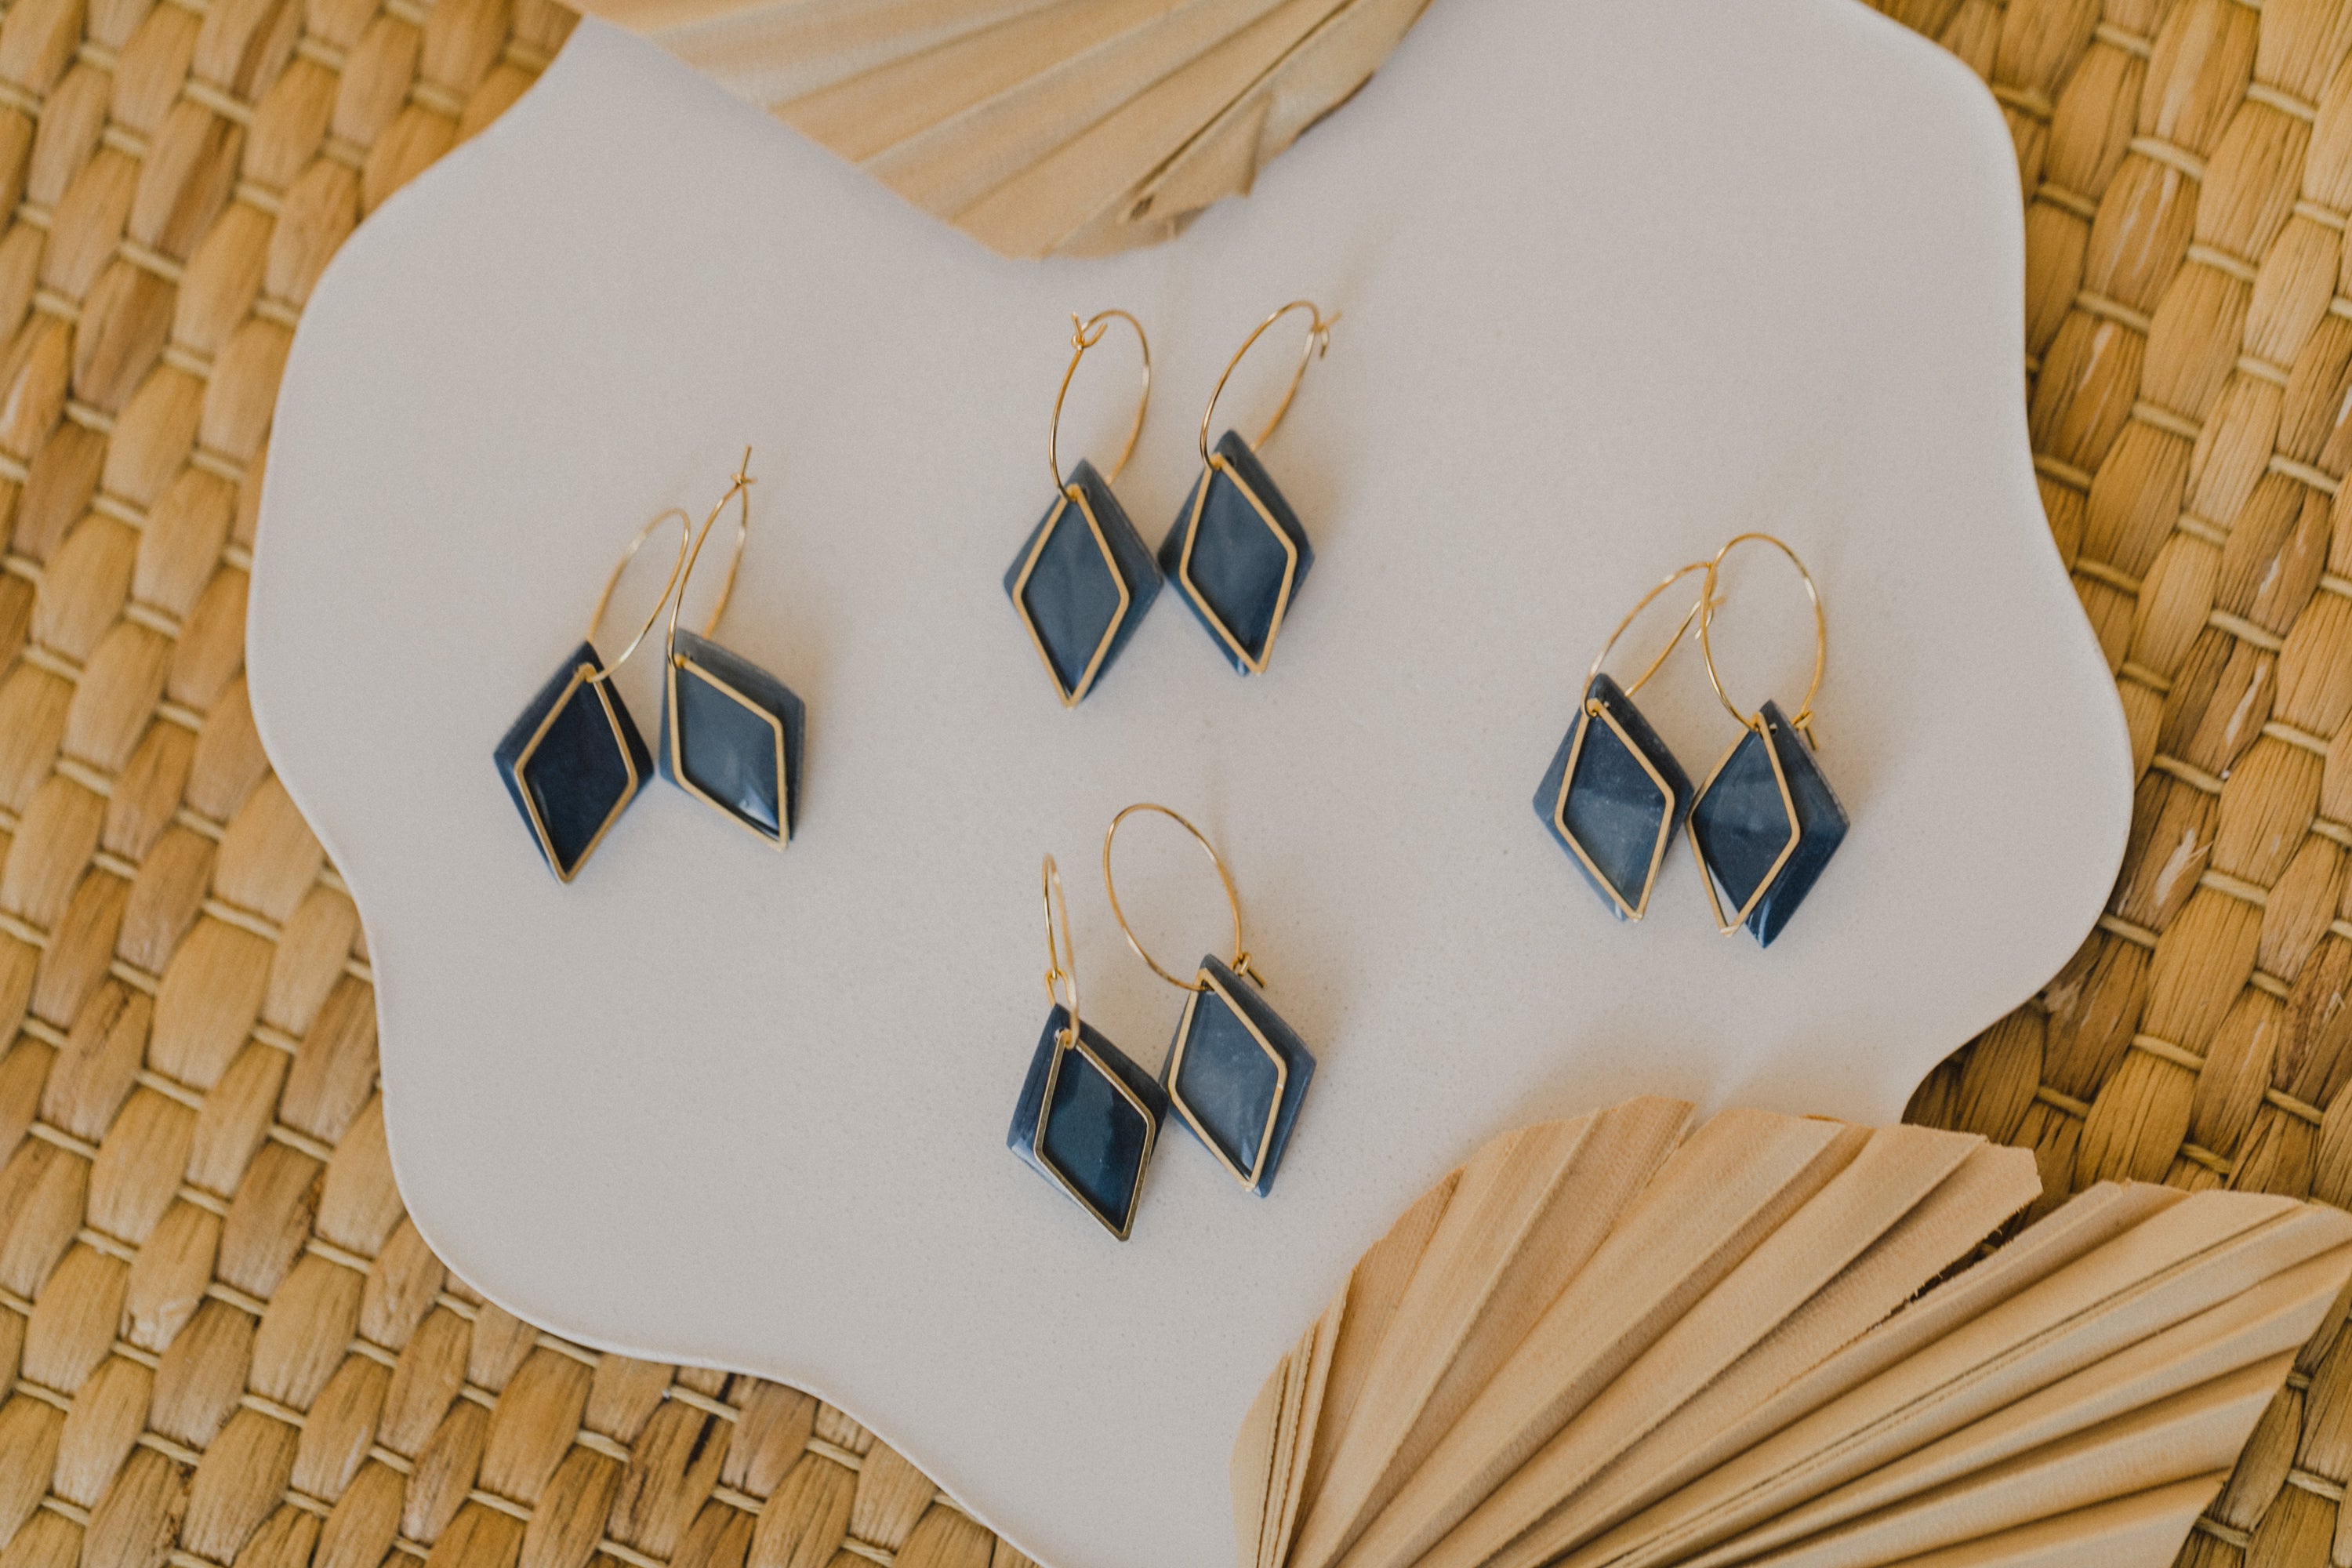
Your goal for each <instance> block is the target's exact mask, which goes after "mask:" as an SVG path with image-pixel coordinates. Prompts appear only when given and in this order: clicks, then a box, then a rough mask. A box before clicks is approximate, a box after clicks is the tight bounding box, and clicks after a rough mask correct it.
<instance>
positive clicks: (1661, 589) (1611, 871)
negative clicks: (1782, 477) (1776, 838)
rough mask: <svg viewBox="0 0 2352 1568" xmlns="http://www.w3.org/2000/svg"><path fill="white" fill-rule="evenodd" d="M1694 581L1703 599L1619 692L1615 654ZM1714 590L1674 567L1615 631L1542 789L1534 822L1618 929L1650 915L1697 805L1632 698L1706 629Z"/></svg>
mask: <svg viewBox="0 0 2352 1568" xmlns="http://www.w3.org/2000/svg"><path fill="white" fill-rule="evenodd" d="M1694 572H1697V573H1703V574H1705V575H1704V576H1703V577H1702V579H1701V581H1700V586H1699V595H1698V598H1697V600H1696V602H1695V603H1693V604H1692V605H1691V607H1690V610H1689V611H1688V613H1686V614H1685V616H1683V618H1682V622H1681V624H1680V625H1679V626H1675V635H1674V636H1672V637H1668V638H1667V639H1666V644H1665V646H1664V647H1662V648H1660V649H1659V650H1658V653H1657V657H1656V658H1653V659H1651V660H1650V662H1649V665H1648V666H1647V667H1646V668H1644V669H1643V671H1642V673H1641V674H1640V675H1638V676H1636V677H1635V678H1634V680H1633V685H1631V686H1627V687H1622V688H1621V687H1620V686H1619V685H1618V684H1617V683H1616V681H1614V680H1612V679H1610V678H1609V677H1608V676H1606V675H1604V674H1602V673H1601V665H1602V664H1603V663H1605V662H1606V661H1607V659H1608V658H1609V654H1610V650H1611V649H1612V648H1614V647H1616V646H1617V643H1618V640H1619V639H1620V638H1622V637H1624V635H1625V633H1626V631H1627V630H1628V628H1630V627H1631V626H1633V622H1634V621H1635V620H1636V619H1638V618H1639V617H1640V616H1641V614H1642V612H1643V610H1646V609H1648V608H1649V607H1650V606H1651V605H1653V604H1654V603H1655V602H1656V601H1657V598H1658V595H1661V594H1664V593H1665V592H1666V591H1667V590H1668V589H1670V588H1672V587H1673V586H1674V585H1675V584H1677V583H1679V582H1681V581H1682V580H1683V579H1684V578H1685V577H1688V576H1689V575H1690V574H1692V573H1694ZM1714 582H1715V566H1714V563H1712V562H1707V561H1694V562H1692V563H1690V564H1689V565H1687V566H1681V567H1677V568H1675V572H1674V573H1673V574H1672V575H1670V576H1668V577H1667V578H1665V580H1664V581H1663V582H1661V583H1660V584H1658V585H1657V586H1656V587H1654V588H1652V589H1651V590H1650V591H1649V592H1648V593H1646V594H1644V595H1642V599H1641V602H1640V603H1639V604H1637V605H1634V606H1633V609H1632V610H1631V611H1629V612H1628V613H1627V614H1626V616H1625V618H1624V619H1623V620H1622V621H1619V622H1618V623H1617V629H1616V630H1615V631H1613V632H1611V633H1610V634H1609V640H1608V641H1607V642H1605V643H1602V644H1601V651H1600V653H1598V654H1596V655H1595V656H1594V657H1593V660H1592V663H1591V666H1590V667H1588V668H1586V670H1585V672H1584V696H1583V700H1581V701H1580V703H1579V704H1578V705H1577V711H1576V718H1575V720H1574V721H1572V722H1570V725H1569V727H1568V733H1567V734H1566V735H1564V736H1562V737H1561V739H1560V742H1559V750H1558V751H1556V752H1553V753H1552V759H1551V766H1550V767H1549V769H1547V770H1546V771H1545V773H1544V776H1543V783H1541V784H1538V785H1537V786H1536V798H1535V807H1536V816H1538V817H1540V818H1542V819H1543V824H1544V826H1546V827H1547V828H1549V830H1550V832H1551V836H1552V837H1553V838H1555V839H1556V840H1558V841H1559V846H1560V847H1561V848H1563V849H1565V850H1567V851H1568V852H1569V854H1570V856H1572V857H1573V858H1575V861H1576V864H1577V868H1578V869H1579V870H1580V871H1582V872H1583V873H1584V879H1585V880H1586V881H1588V882H1590V883H1591V884H1592V887H1593V890H1594V891H1596V892H1598V893H1599V894H1600V895H1601V900H1602V901H1603V902H1604V903H1605V904H1607V905H1608V907H1609V910H1610V912H1611V913H1612V914H1613V915H1615V916H1616V917H1617V918H1618V919H1619V920H1621V921H1638V920H1640V919H1641V918H1642V917H1643V915H1644V914H1646V913H1647V912H1648V911H1649V908H1650V894H1651V892H1652V890H1653V889H1655V888H1656V887H1657V885H1658V872H1659V871H1660V869H1661V868H1664V865H1665V859H1666V846H1667V845H1668V844H1670V843H1671V842H1673V840H1674V836H1675V832H1676V831H1677V830H1679V829H1680V828H1681V827H1682V826H1683V823H1684V821H1685V819H1686V818H1687V817H1688V816H1690V808H1691V798H1692V794H1691V782H1690V775H1689V774H1688V773H1685V772H1684V771H1683V766H1682V763H1679V762H1678V761H1676V760H1675V754H1674V752H1671V751H1669V750H1668V749H1667V747H1666V743H1665V742H1664V741H1662V740H1660V739H1659V738H1658V732H1657V731H1655V730H1654V729H1653V728H1651V726H1650V721H1649V720H1647V719H1646V718H1644V717H1643V714H1642V710H1640V709H1639V708H1636V707H1635V706H1634V705H1633V694H1634V693H1635V692H1637V691H1639V690H1641V689H1642V688H1643V686H1644V685H1645V684H1647V683H1648V681H1649V679H1650V677H1652V676H1654V675H1655V674H1657V673H1658V668H1659V667H1660V666H1661V665H1663V664H1664V663H1665V662H1666V659H1667V658H1668V657H1669V656H1670V655H1672V654H1673V652H1674V651H1675V649H1676V648H1677V647H1681V646H1682V642H1683V637H1685V635H1686V634H1687V633H1688V632H1689V631H1690V630H1691V629H1692V628H1693V627H1694V626H1704V625H1705V623H1706V611H1707V607H1708V602H1709V601H1708V595H1709V593H1710V592H1711V590H1712V588H1713V584H1714ZM1596 722H1597V725H1598V727H1597V728H1596Z"/></svg>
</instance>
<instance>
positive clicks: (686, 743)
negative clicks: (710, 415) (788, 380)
mask: <svg viewBox="0 0 2352 1568" xmlns="http://www.w3.org/2000/svg"><path fill="white" fill-rule="evenodd" d="M753 482H754V481H753V480H752V478H751V447H744V448H743V460H742V461H741V462H740V464H738V465H737V466H736V469H735V476H734V479H733V480H732V481H731V482H730V484H729V486H728V488H727V493H726V494H725V495H722V496H720V497H719V503H718V504H717V505H716V506H713V507H712V508H711V509H710V512H709V516H707V517H705V518H704V519H703V520H702V527H701V530H700V531H698V532H697V533H696V534H695V535H694V548H693V550H692V551H690V552H688V555H687V558H686V567H685V573H684V580H683V581H681V582H680V583H679V584H678V589H677V597H676V598H675V599H673V600H672V601H671V602H670V611H669V635H668V638H667V648H666V650H665V652H666V656H665V658H663V660H662V666H663V669H662V711H661V745H660V752H659V755H660V759H661V774H662V777H664V778H666V779H667V780H669V781H670V782H671V783H672V784H676V785H677V786H678V788H680V789H682V790H684V791H685V792H686V793H687V794H688V795H692V796H693V797H694V798H695V799H697V800H698V801H700V802H701V803H702V804H703V805H707V806H709V807H710V808H711V809H712V810H713V811H716V812H717V813H719V816H723V817H725V818H726V819H727V820H728V821H730V822H732V823H734V824H735V825H736V826H738V827H740V828H742V829H743V830H744V831H746V832H747V833H749V834H751V837H754V838H757V839H759V840H760V841H761V843H763V844H767V845H770V846H772V847H774V848H777V849H782V847H784V845H785V844H786V843H787V842H789V841H790V840H791V838H792V835H793V825H794V822H795V821H796V819H797V817H798V816H799V811H800V793H801V792H800V779H801V742H802V739H803V735H804V734H805V733H806V731H807V708H806V706H805V705H804V704H803V702H802V701H801V700H800V698H799V697H798V696H797V695H796V694H795V693H794V692H793V689H792V688H790V687H789V686H786V685H785V684H784V683H783V682H782V681H781V680H778V679H776V678H775V677H774V676H772V675H771V674H769V673H768V672H767V671H766V670H764V669H762V668H760V667H759V666H758V665H756V664H753V663H752V662H751V660H750V659H747V658H744V657H743V656H742V655H740V654H739V653H736V652H735V651H733V650H732V649H730V648H726V647H720V646H719V644H718V643H715V642H713V641H711V640H710V634H711V633H712V632H714V631H716V630H718V629H719V616H722V615H724V614H725V613H726V610H727V602H728V600H730V598H732V597H734V594H735V574H737V573H738V572H739V571H740V570H741V569H742V565H743V547H744V545H745V543H746V542H748V541H749V540H750V539H751V486H752V483H753ZM730 501H733V502H735V503H737V513H736V522H735V550H734V552H733V553H732V554H731V555H730V557H729V558H728V562H727V575H726V578H725V579H724V580H723V581H722V582H721V583H720V584H719V599H718V602H717V603H715V604H714V605H711V606H710V615H709V619H707V620H706V621H704V622H703V626H702V630H701V631H699V632H690V631H684V630H681V629H680V628H679V626H678V624H677V623H678V617H679V616H680V614H681V613H682V612H683V611H684V610H685V608H686V589H687V584H688V583H689V582H691V581H692V580H693V576H694V567H695V563H697V562H698V561H699V560H701V559H702V547H703V546H704V545H705V544H708V543H709V542H710V531H711V530H712V529H713V528H714V527H716V526H717V525H718V522H719V515H720V514H721V513H723V512H724V511H725V510H727V505H728V503H729V502H730ZM679 515H680V516H683V515H685V514H684V513H680V514H679Z"/></svg>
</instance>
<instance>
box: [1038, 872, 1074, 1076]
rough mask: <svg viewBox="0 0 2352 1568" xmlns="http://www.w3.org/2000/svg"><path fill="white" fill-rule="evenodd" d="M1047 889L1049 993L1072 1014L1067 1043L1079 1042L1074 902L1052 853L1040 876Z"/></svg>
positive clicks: (1063, 1035)
mask: <svg viewBox="0 0 2352 1568" xmlns="http://www.w3.org/2000/svg"><path fill="white" fill-rule="evenodd" d="M1040 880H1041V881H1042V882H1043V883H1044V884H1045V995H1046V997H1047V999H1048V1000H1050V1001H1051V1002H1052V1003H1053V1004H1054V1005H1055V1006H1056V1007H1059V1008H1060V1009H1062V1011H1063V1012H1064V1013H1066V1014H1067V1015H1068V1016H1069V1022H1068V1024H1067V1025H1066V1026H1064V1027H1063V1029H1062V1031H1061V1036H1060V1037H1061V1040H1062V1043H1063V1044H1064V1045H1076V1043H1077V1040H1078V958H1077V952H1076V948H1075V947H1074V946H1073V945H1072V944H1071V942H1070V903H1069V900H1067V899H1066V898H1064V897H1063V896H1062V870H1061V868H1060V867H1058V866H1056V865H1055V864H1054V858H1053V857H1052V856H1051V855H1048V856H1046V857H1045V869H1044V870H1043V872H1041V873H1040ZM1056 926H1058V927H1059V929H1060V931H1061V933H1062V943H1061V946H1060V947H1059V948H1058V949H1056V948H1055V945H1054V932H1055V928H1056Z"/></svg>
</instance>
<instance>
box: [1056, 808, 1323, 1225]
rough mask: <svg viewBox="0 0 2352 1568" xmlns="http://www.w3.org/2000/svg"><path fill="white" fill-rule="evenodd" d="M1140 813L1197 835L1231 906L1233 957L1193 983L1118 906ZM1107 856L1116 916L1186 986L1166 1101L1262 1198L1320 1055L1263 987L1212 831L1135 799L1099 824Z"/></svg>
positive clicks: (1107, 885) (1156, 967) (1203, 966)
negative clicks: (1117, 868)
mask: <svg viewBox="0 0 2352 1568" xmlns="http://www.w3.org/2000/svg"><path fill="white" fill-rule="evenodd" d="M1138 812H1148V813H1152V814H1156V815H1158V816H1164V817H1166V818H1167V819H1168V820H1169V821H1171V822H1173V823H1174V824H1175V825H1176V826H1179V827H1181V828H1182V829H1183V830H1184V831H1185V832H1186V833H1188V834H1190V835H1192V841H1193V842H1194V843H1196V844H1198V845H1199V846H1200V847H1201V848H1202V852H1204V853H1205V854H1206V855H1207V856H1208V857H1209V864H1210V865H1211V866H1213V867H1214V868H1216V872H1217V880H1218V883H1219V884H1220V885H1221V886H1222V887H1223V889H1224V892H1225V903H1226V906H1227V907H1228V908H1229V909H1230V910H1232V911H1233V918H1234V956H1233V958H1232V959H1231V961H1230V962H1227V963H1219V962H1218V961H1217V959H1216V958H1215V957H1214V956H1213V955H1210V956H1204V957H1203V958H1202V960H1201V963H1200V967H1199V969H1198V970H1197V971H1196V972H1195V973H1194V975H1193V977H1192V980H1191V981H1190V982H1189V983H1188V982H1186V981H1183V980H1180V979H1178V978H1177V977H1176V976H1175V975H1174V974H1171V973H1169V972H1168V971H1167V970H1166V969H1163V968H1161V967H1160V963H1159V961H1158V960H1157V959H1155V958H1153V957H1152V956H1151V954H1150V952H1147V951H1146V950H1145V948H1144V945H1143V943H1142V942H1141V941H1140V940H1139V938H1138V937H1137V936H1136V934H1135V930H1134V928H1133V927H1131V926H1130V925H1129V924H1128V922H1127V915H1126V912H1125V911H1124V910H1122V909H1120V907H1119V902H1118V887H1117V885H1116V883H1115V881H1114V879H1113V878H1112V874H1111V846H1112V843H1113V842H1114V841H1115V840H1116V839H1117V838H1118V829H1119V825H1120V824H1122V823H1124V822H1125V821H1126V820H1127V819H1128V818H1129V817H1130V816H1134V815H1135V814H1136V813H1138ZM1102 861H1103V889H1104V891H1105V892H1107V893H1108V894H1109V896H1110V909H1111V917H1112V918H1113V919H1114V920H1116V921H1118V929H1119V930H1120V931H1121V932H1123V933H1124V934H1125V935H1126V937H1127V944H1128V946H1129V947H1130V948H1133V949H1134V950H1135V955H1136V957H1138V958H1139V959H1141V960H1143V962H1144V963H1145V964H1146V965H1148V966H1149V967H1150V970H1151V973H1154V974H1157V975H1158V976H1160V979H1162V980H1164V981H1166V982H1167V983H1168V984H1171V985H1173V986H1174V987H1176V989H1178V990H1179V991H1181V992H1184V993H1185V994H1186V995H1185V998H1184V1013H1183V1016H1181V1018H1179V1019H1178V1020H1177V1024H1176V1040H1175V1044H1174V1045H1173V1046H1171V1047H1170V1048H1169V1054H1168V1063H1167V1066H1166V1067H1164V1068H1161V1069H1160V1077H1161V1080H1162V1082H1163V1083H1164V1085H1165V1086H1166V1088H1167V1090H1168V1100H1169V1103H1170V1104H1171V1105H1173V1106H1174V1107H1175V1108H1176V1110H1177V1111H1178V1112H1179V1113H1180V1114H1181V1116H1182V1117H1183V1119H1184V1124H1185V1125H1186V1126H1187V1127H1189V1128H1191V1129H1192V1134H1193V1136H1194V1137H1196V1138H1198V1139H1200V1141H1201V1142H1202V1146H1204V1147H1205V1148H1206V1149H1207V1150H1208V1151H1209V1152H1210V1153H1211V1154H1213V1155H1214V1156H1215V1157H1216V1159H1217V1163H1219V1164H1221V1165H1223V1166H1224V1168H1225V1170H1226V1171H1227V1172H1228V1173H1230V1174H1231V1175H1232V1176H1233V1177H1234V1180H1235V1181H1237V1182H1239V1183H1240V1184H1242V1186H1243V1187H1244V1189H1245V1190H1247V1191H1250V1192H1254V1193H1255V1194H1257V1195H1258V1196H1260V1197H1264V1196H1265V1195H1266V1194H1268V1193H1269V1192H1271V1191H1273V1189H1274V1178H1275V1173H1276V1170H1277V1169H1278V1168H1279V1167H1280V1165H1281V1163H1282V1157H1283V1154H1284V1152H1285V1151H1286V1149H1287V1147H1288V1145H1289V1142H1290V1133H1291V1128H1292V1126H1293V1124H1294V1123H1295V1122H1296V1121H1297V1118H1298V1109H1299V1106H1300V1105H1301V1104H1302V1103H1303V1102H1304V1101H1305V1100H1306V1098H1307V1084H1308V1082H1309V1081H1310V1080H1311V1079H1313V1078H1314V1076H1315V1058H1314V1056H1313V1054H1312V1053H1311V1052H1309V1051H1308V1050H1307V1046H1306V1044H1305V1042H1304V1041H1302V1040H1300V1039H1299V1037H1298V1036H1297V1032H1296V1031H1294V1030H1293V1029H1292V1028H1291V1027H1290V1026H1289V1025H1288V1024H1286V1023H1285V1022H1283V1020H1282V1017H1281V1016H1280V1015H1278V1014H1276V1012H1275V1010H1274V1009H1273V1007H1272V1006H1270V1005H1268V1004H1267V1002H1266V1000H1265V996H1264V995H1263V994H1261V992H1260V989H1259V988H1260V987H1261V986H1263V985H1264V984H1265V979H1264V977H1263V976H1261V975H1260V974H1259V973H1257V970H1256V967H1255V965H1254V964H1253V963H1251V962H1250V955H1249V951H1248V949H1247V948H1246V947H1245V946H1244V944H1243V941H1242V901H1241V897H1240V895H1239V894H1238V893H1236V892H1235V891H1234V879H1233V875H1232V873H1231V872H1229V871H1228V870H1226V868H1225V862H1224V858H1223V857H1222V856H1220V855H1219V854H1218V853H1217V849H1216V846H1214V845H1213V844H1211V843H1210V842H1209V839H1208V836H1207V835H1205V834H1203V833H1202V831H1201V830H1200V829H1199V828H1197V827H1195V826H1192V822H1191V821H1190V820H1188V819H1187V818H1186V817H1185V816H1183V815H1182V814H1181V813H1179V812H1177V811H1174V810H1172V809H1171V808H1170V807H1168V806H1164V805H1159V804H1158V803H1156V802H1153V801H1139V802H1138V803H1136V804H1135V805H1130V806H1128V807H1126V808H1125V809H1123V810H1121V811H1120V812H1119V813H1118V816H1114V817H1112V818H1111V819H1110V826H1108V828H1106V829H1104V831H1103V848H1102Z"/></svg>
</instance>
